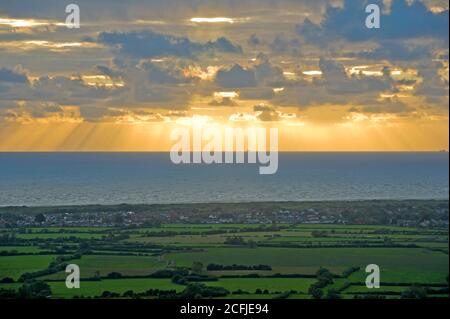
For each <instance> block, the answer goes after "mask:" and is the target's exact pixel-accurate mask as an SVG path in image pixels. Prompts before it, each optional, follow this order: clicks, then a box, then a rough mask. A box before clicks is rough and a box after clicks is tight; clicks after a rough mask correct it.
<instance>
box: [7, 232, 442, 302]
mask: <svg viewBox="0 0 450 319" xmlns="http://www.w3.org/2000/svg"><path fill="white" fill-rule="evenodd" d="M0 238H1V243H0V252H1V255H0V292H1V293H2V296H6V297H8V296H10V297H11V296H13V295H14V293H17V292H18V291H19V288H21V287H23V286H26V285H31V284H32V283H33V282H44V283H46V284H47V285H48V287H49V289H50V291H51V297H52V298H88V297H89V298H96V297H97V298H150V299H157V298H181V297H183V296H184V297H185V296H191V295H190V294H192V292H191V290H192V291H195V296H196V297H203V298H227V299H242V298H246V299H272V298H288V299H310V298H342V299H349V298H405V297H408V296H413V297H417V294H419V293H418V292H420V296H421V297H429V298H448V297H449V295H448V269H449V265H448V229H447V228H442V227H402V226H396V225H380V224H377V225H371V224H320V223H305V224H301V223H295V224H288V223H258V224H248V223H247V224H244V223H242V224H236V223H167V224H158V225H154V226H151V225H148V226H143V227H137V226H126V225H120V224H116V225H114V226H110V227H100V226H99V227H92V226H91V227H88V226H86V227H82V226H77V227H67V226H64V227H57V226H48V225H46V226H45V227H44V226H41V227H39V226H38V225H34V226H33V227H4V228H0ZM68 264H76V265H78V266H79V268H80V278H81V287H80V288H79V289H68V288H67V287H66V285H65V279H66V276H67V275H68V274H67V273H66V272H65V267H66V265H68ZM369 264H376V265H378V266H379V268H380V271H381V277H380V278H381V287H380V288H379V289H368V288H367V287H366V284H365V280H366V276H367V275H368V274H367V273H366V272H365V268H366V266H367V265H369ZM323 273H326V274H329V277H328V279H327V281H326V282H325V284H324V285H321V286H320V289H319V290H320V293H314V292H312V291H313V290H311V287H312V286H314V285H315V284H316V283H317V282H320V281H321V279H320V278H321V276H323ZM321 274H322V275H321ZM322 283H323V281H322ZM413 292H414V293H413Z"/></svg>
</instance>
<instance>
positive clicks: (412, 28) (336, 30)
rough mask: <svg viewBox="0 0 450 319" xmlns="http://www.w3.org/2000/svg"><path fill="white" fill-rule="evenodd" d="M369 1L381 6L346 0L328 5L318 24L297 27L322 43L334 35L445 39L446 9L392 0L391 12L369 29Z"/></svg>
mask: <svg viewBox="0 0 450 319" xmlns="http://www.w3.org/2000/svg"><path fill="white" fill-rule="evenodd" d="M368 4H378V5H379V6H380V8H383V1H382V0H371V1H368V0H364V1H350V0H345V1H344V5H343V7H342V8H340V7H332V6H328V7H327V10H326V14H325V18H324V20H323V23H322V24H321V25H315V24H313V23H312V22H311V21H309V20H306V22H305V23H304V24H301V25H299V26H298V27H297V31H298V33H299V34H300V35H302V36H303V37H305V38H306V39H307V40H308V42H311V43H317V42H321V43H322V44H323V43H324V42H326V41H330V40H331V41H333V40H337V39H345V40H348V41H368V40H388V39H398V40H405V39H411V38H420V37H431V38H439V39H442V40H445V41H448V18H449V16H448V11H444V12H442V13H432V12H431V11H429V10H428V8H427V7H426V6H425V5H424V4H423V3H422V2H420V1H414V2H413V3H412V4H408V3H407V2H406V1H404V0H393V2H392V5H391V8H390V10H389V11H390V12H389V13H387V14H384V15H382V16H381V28H380V29H368V28H366V26H365V21H366V17H367V16H368V13H366V11H365V8H366V6H367V5H368ZM419 21H420V22H419Z"/></svg>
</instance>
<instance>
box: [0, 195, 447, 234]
mask: <svg viewBox="0 0 450 319" xmlns="http://www.w3.org/2000/svg"><path fill="white" fill-rule="evenodd" d="M205 205H206V207H205ZM266 206H267V207H265V206H264V205H261V204H258V205H256V204H255V205H252V204H251V203H243V204H234V205H233V206H231V207H229V208H228V207H226V206H225V208H223V207H221V208H220V209H218V208H217V207H214V204H189V205H188V204H186V205H164V206H161V207H158V205H148V206H141V205H126V207H122V206H121V205H118V206H112V207H102V206H95V207H89V206H87V207H84V208H83V209H81V207H77V206H75V207H72V208H71V207H64V208H48V209H45V208H39V209H38V208H23V209H22V210H20V209H19V208H17V207H16V208H8V207H3V208H0V227H2V228H4V227H114V226H121V227H123V226H125V227H145V226H151V227H153V226H157V225H160V224H261V225H270V224H341V225H347V224H357V225H363V224H380V225H393V226H403V227H424V228H429V227H432V228H448V226H449V219H448V215H449V207H448V201H398V202H395V201H392V202H386V203H384V204H379V205H378V206H379V207H373V206H371V205H364V202H358V204H357V205H352V204H351V202H347V203H346V205H343V204H342V203H339V205H337V204H336V203H329V204H328V205H327V204H326V203H310V204H309V205H308V204H307V203H303V204H299V205H298V207H295V204H292V203H291V204H290V205H288V204H284V205H283V204H282V203H277V204H276V205H275V206H274V207H276V208H274V209H272V207H271V206H273V205H270V204H267V205H266ZM283 206H284V207H283ZM289 206H291V207H289ZM133 208H135V209H133ZM17 210H19V212H17Z"/></svg>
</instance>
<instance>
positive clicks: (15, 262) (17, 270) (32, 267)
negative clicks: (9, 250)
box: [0, 255, 55, 280]
mask: <svg viewBox="0 0 450 319" xmlns="http://www.w3.org/2000/svg"><path fill="white" fill-rule="evenodd" d="M54 257H55V256H48V255H43V256H2V257H0V278H4V277H11V278H13V279H14V280H17V279H18V278H19V277H20V275H22V274H23V273H26V272H33V271H38V270H42V269H45V268H47V266H48V265H49V264H50V262H51V261H52V260H53V259H54Z"/></svg>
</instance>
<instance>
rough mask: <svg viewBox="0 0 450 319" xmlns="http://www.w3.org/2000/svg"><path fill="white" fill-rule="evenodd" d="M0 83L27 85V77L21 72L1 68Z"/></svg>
mask: <svg viewBox="0 0 450 319" xmlns="http://www.w3.org/2000/svg"><path fill="white" fill-rule="evenodd" d="M0 82H8V83H19V84H27V83H28V77H27V75H26V74H25V73H24V72H23V71H21V70H20V69H19V70H10V69H7V68H0Z"/></svg>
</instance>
